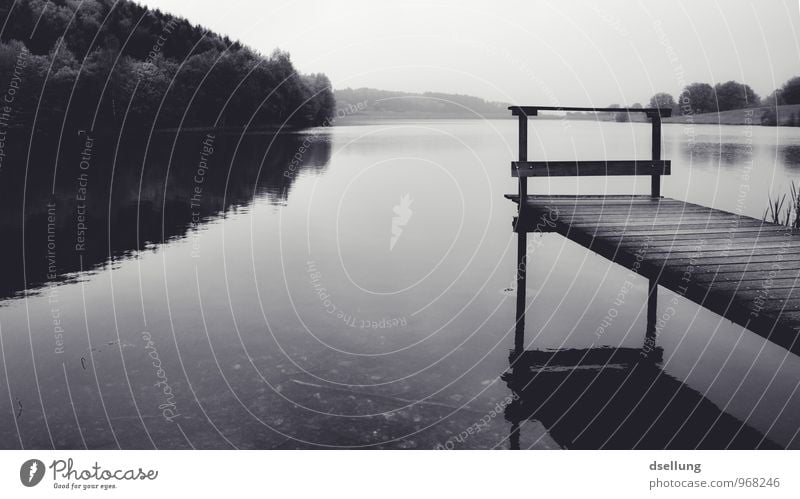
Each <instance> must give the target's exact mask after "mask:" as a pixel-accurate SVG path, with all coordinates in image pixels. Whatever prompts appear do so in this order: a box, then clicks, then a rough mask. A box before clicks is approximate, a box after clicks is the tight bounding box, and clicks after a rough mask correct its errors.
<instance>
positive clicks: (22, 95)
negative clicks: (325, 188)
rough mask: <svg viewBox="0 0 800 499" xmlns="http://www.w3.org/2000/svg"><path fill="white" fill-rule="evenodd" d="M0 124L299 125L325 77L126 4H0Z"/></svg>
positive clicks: (325, 109) (327, 95)
mask: <svg viewBox="0 0 800 499" xmlns="http://www.w3.org/2000/svg"><path fill="white" fill-rule="evenodd" d="M0 20H2V22H3V24H2V27H1V28H0V103H1V104H2V105H0V127H1V128H22V127H26V128H27V127H35V128H36V129H52V130H59V129H62V130H63V129H70V130H72V129H78V130H92V131H94V130H119V129H120V128H121V127H122V126H125V127H126V128H135V127H147V128H150V127H153V128H157V129H163V128H176V127H243V126H248V127H250V128H269V127H278V126H290V127H303V126H314V125H318V124H321V123H323V122H324V121H325V119H326V118H329V117H330V116H332V114H333V113H334V111H335V101H334V96H333V92H332V90H331V88H330V81H329V80H328V78H327V77H326V76H325V75H324V74H306V75H303V74H298V72H297V71H296V70H295V68H294V67H293V65H292V62H291V59H290V57H289V54H288V53H286V52H283V51H280V50H275V51H274V52H272V53H271V54H270V55H268V56H266V55H262V54H260V53H258V52H257V51H254V50H253V49H250V48H248V47H246V46H243V45H242V44H240V43H238V42H236V41H231V40H230V39H229V38H227V37H225V36H221V35H218V34H215V33H213V32H209V31H208V30H206V29H204V28H202V27H200V26H193V25H192V24H190V23H189V21H187V20H186V19H182V18H178V17H174V16H171V15H168V14H165V13H162V12H160V11H158V10H149V9H147V8H145V7H142V6H140V5H138V4H136V3H134V2H131V1H128V0H118V1H115V0H49V1H46V0H17V1H14V0H0Z"/></svg>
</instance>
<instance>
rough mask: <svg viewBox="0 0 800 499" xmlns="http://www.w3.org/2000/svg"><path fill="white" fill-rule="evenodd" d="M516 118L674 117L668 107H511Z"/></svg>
mask: <svg viewBox="0 0 800 499" xmlns="http://www.w3.org/2000/svg"><path fill="white" fill-rule="evenodd" d="M508 109H509V110H510V111H511V114H512V115H514V116H536V115H538V114H539V111H584V112H590V113H644V114H646V115H647V116H661V117H662V118H668V117H670V116H672V109H670V108H668V107H661V108H659V107H560V106H509V108H508Z"/></svg>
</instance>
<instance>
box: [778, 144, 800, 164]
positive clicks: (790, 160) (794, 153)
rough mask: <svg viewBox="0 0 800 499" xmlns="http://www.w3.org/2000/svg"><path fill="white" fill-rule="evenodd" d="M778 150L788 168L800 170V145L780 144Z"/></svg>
mask: <svg viewBox="0 0 800 499" xmlns="http://www.w3.org/2000/svg"><path fill="white" fill-rule="evenodd" d="M778 151H779V152H780V156H781V157H782V158H783V163H784V164H785V165H786V167H787V168H791V169H793V170H800V145H790V146H780V147H778Z"/></svg>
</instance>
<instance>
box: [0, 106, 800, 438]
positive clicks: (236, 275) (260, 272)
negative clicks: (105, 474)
mask: <svg viewBox="0 0 800 499" xmlns="http://www.w3.org/2000/svg"><path fill="white" fill-rule="evenodd" d="M530 133H531V137H530V144H531V146H530V153H529V157H530V158H532V159H534V158H541V159H573V158H580V159H602V158H609V159H612V158H617V159H631V158H634V157H647V155H648V154H649V139H648V137H649V127H648V126H647V125H646V124H613V123H604V124H596V123H591V122H568V123H567V122H562V121H560V120H547V121H545V120H540V121H537V122H532V123H531V127H530ZM664 133H665V144H664V154H665V157H666V158H669V159H672V161H673V175H672V176H671V177H668V178H666V179H665V180H664V181H663V193H664V194H665V195H666V196H669V197H673V198H677V199H684V200H687V201H691V202H695V203H699V204H703V205H707V206H714V207H717V208H720V209H724V210H728V211H734V212H740V213H743V214H746V215H750V216H754V217H757V218H761V216H762V215H763V212H764V209H765V208H766V205H767V196H768V194H770V193H772V194H773V195H774V194H777V193H783V192H786V191H788V184H787V182H788V181H790V180H791V179H800V129H789V128H762V127H744V126H740V127H733V126H728V127H716V126H707V125H703V126H688V125H666V126H665V127H664ZM37 140H38V139H37ZM43 142H44V140H43ZM204 142H205V144H206V146H207V149H206V150H205V151H204V150H203V144H204ZM209 146H210V147H213V152H211V151H210V150H209V149H208V147H209ZM27 148H28V142H27V139H26V140H25V141H19V143H18V151H17V160H18V162H17V163H16V164H18V165H20V166H19V168H16V169H14V168H9V169H7V170H6V171H4V172H2V174H3V175H5V179H4V184H5V185H4V188H5V189H6V191H7V192H5V196H4V200H3V201H2V202H3V203H4V204H5V206H4V208H5V211H6V213H9V214H10V215H9V216H7V217H4V221H3V225H2V227H1V228H0V230H2V234H3V235H4V240H5V244H4V248H3V249H2V252H3V258H2V262H3V266H4V268H3V276H4V277H3V279H2V288H1V289H0V295H2V296H3V301H2V302H0V347H2V359H1V360H2V370H0V378H1V380H2V383H0V442H1V444H0V445H1V446H2V447H4V448H19V447H25V448H50V447H56V448H83V447H89V448H116V447H122V448H153V447H156V448H190V447H196V448H227V447H236V448H298V447H301V448H306V447H326V446H336V447H364V446H378V447H401V448H427V449H430V448H434V447H437V446H440V445H441V446H444V447H448V448H451V447H455V448H495V447H496V448H507V447H509V445H510V441H509V434H510V431H511V427H512V423H517V424H519V425H520V434H519V436H520V446H521V447H532V448H559V447H590V448H591V447H622V448H627V447H645V448H647V447H657V448H660V447H663V446H672V447H694V446H700V447H718V448H722V447H727V446H733V447H753V446H779V447H787V446H790V447H800V438H797V432H798V428H800V418H798V416H797V414H800V394H798V393H797V391H798V390H797V388H798V384H799V383H800V359H798V358H797V357H796V356H794V355H791V354H787V352H786V351H785V350H783V349H781V348H779V347H777V346H774V345H772V344H770V343H767V342H765V341H764V340H763V339H762V338H761V337H759V336H756V335H755V334H752V333H750V332H749V331H746V330H743V329H742V328H740V327H738V326H736V325H734V324H732V323H730V322H729V321H727V320H724V319H721V318H720V317H719V316H717V315H715V314H713V313H711V312H708V311H707V310H704V309H702V308H700V307H698V306H697V305H695V304H693V303H691V302H689V301H687V300H684V299H683V298H681V297H679V296H676V295H674V294H673V293H672V292H669V291H667V290H664V289H662V290H661V291H660V295H659V301H660V303H661V304H662V306H661V307H660V309H659V315H660V316H661V315H662V314H666V315H665V316H664V320H663V324H662V327H661V328H660V330H659V331H658V339H657V343H658V346H659V347H660V348H661V349H663V354H662V359H661V360H660V362H658V363H657V365H654V366H649V367H647V369H646V372H643V373H642V372H639V371H636V370H635V369H634V371H630V370H627V371H626V370H625V369H624V368H622V367H619V366H610V367H608V368H606V369H597V368H596V366H595V365H594V364H592V365H588V366H583V367H580V368H578V369H575V368H574V367H575V366H572V367H569V366H570V362H571V361H570V360H569V359H560V360H564V362H565V363H564V364H561V363H553V365H551V366H550V367H549V368H547V369H545V370H544V371H543V373H544V374H543V375H542V376H541V377H540V379H539V380H538V381H536V382H535V383H534V384H533V385H531V386H527V387H526V390H525V395H524V396H523V397H522V400H520V399H519V398H518V397H512V392H511V391H510V389H509V386H508V385H509V384H510V383H507V382H508V379H507V378H503V379H501V375H502V374H503V373H504V372H505V371H507V370H508V367H509V364H508V355H509V350H510V348H511V347H512V346H513V326H514V293H513V291H514V290H513V285H514V269H515V258H516V254H515V251H516V241H515V239H514V237H513V234H512V232H511V218H512V216H513V214H514V206H513V205H512V203H510V202H509V201H507V200H505V199H504V198H503V194H505V193H510V192H513V191H514V189H515V182H514V180H513V179H512V178H511V177H510V168H509V161H511V160H513V159H515V156H516V123H515V122H514V121H510V120H508V121H505V120H502V121H501V120H498V121H471V120H470V121H466V120H465V121H457V122H443V121H420V122H411V121H391V122H376V123H371V124H366V125H352V126H339V127H334V128H327V129H318V130H309V131H305V132H302V133H298V134H292V135H285V136H278V137H275V136H272V135H248V136H246V137H244V138H242V137H240V136H234V135H223V134H216V135H214V136H213V137H209V136H206V135H204V134H183V135H181V136H179V137H177V138H176V136H175V134H169V133H163V134H158V135H156V136H155V137H154V138H153V139H152V140H151V141H149V142H145V141H138V142H137V141H134V140H130V141H126V140H123V141H120V142H117V140H116V139H112V138H105V137H100V136H98V137H96V138H95V139H94V143H93V144H92V147H91V151H90V158H89V160H88V167H86V168H84V169H82V168H81V159H82V155H84V156H85V155H86V143H85V140H84V138H83V137H78V138H68V139H65V140H64V141H63V143H62V144H61V146H60V148H58V149H56V148H48V147H45V146H41V147H38V146H37V142H36V141H34V142H33V147H32V152H31V160H30V162H29V163H28V164H29V165H30V167H29V168H28V169H27V173H26V170H25V168H24V165H25V164H26V163H25V159H24V158H25V157H26V156H25V154H26V153H27V150H28V149H27ZM56 151H58V154H56ZM83 159H85V158H83ZM6 164H9V163H6ZM83 166H87V165H86V164H84V165H83ZM83 174H85V176H83V177H82V176H81V175H83ZM648 182H649V180H648V179H646V178H644V179H641V180H637V179H629V178H624V179H622V178H611V179H605V178H594V179H579V180H578V179H553V180H550V181H548V180H546V179H542V180H539V179H536V180H532V181H530V183H529V186H530V187H529V189H531V190H532V191H534V192H541V193H545V192H547V193H559V194H562V193H567V194H569V193H577V192H580V193H582V194H586V193H631V192H639V193H646V192H647V190H648V187H649V185H648ZM82 189H85V192H84V191H83V190H82ZM82 192H83V193H84V194H85V197H86V201H85V202H84V201H83V200H82V199H81V195H80V194H81V193H82ZM23 206H24V210H20V207H23ZM22 211H24V213H22ZM81 223H83V225H80V224H81ZM79 236H83V237H85V238H86V239H85V245H84V246H82V247H81V246H80V244H79V243H80V242H81V240H79V239H78V238H79ZM76 244H77V245H78V248H77V249H76ZM529 262H530V264H529V265H530V266H529V272H528V287H529V290H528V299H529V309H528V314H527V341H528V349H529V350H532V351H535V352H534V355H540V354H541V353H542V352H545V353H546V352H549V351H550V350H555V349H558V350H565V355H567V356H569V355H570V352H575V351H577V350H583V349H589V348H592V349H594V350H593V351H594V352H603V351H607V349H605V350H604V348H603V347H614V348H617V347H621V348H623V349H630V350H631V351H635V349H638V348H641V347H642V345H643V341H644V323H645V304H646V293H647V281H646V280H645V279H644V278H639V277H636V276H631V274H630V272H629V271H628V270H626V269H623V268H621V267H618V266H616V265H613V264H610V263H609V262H607V261H606V260H605V259H603V258H601V257H599V256H597V255H595V254H593V253H591V252H588V251H586V250H585V249H583V248H581V247H579V246H577V245H575V244H573V243H571V242H569V241H566V240H565V239H563V238H561V237H560V236H557V235H545V236H536V239H534V242H533V244H532V252H531V254H530V260H529ZM628 280H630V281H631V282H632V283H633V288H632V289H631V291H630V292H629V293H628V294H627V295H626V299H625V302H624V303H623V304H622V305H617V304H615V303H614V300H615V299H616V297H617V294H618V293H619V290H620V289H621V288H622V287H624V286H625V285H626V284H625V283H626V281H628ZM666 304H674V307H673V308H674V310H673V309H670V311H669V313H667V305H666ZM611 310H613V315H614V317H613V321H612V326H611V327H608V328H606V332H605V334H603V335H602V336H601V337H599V338H598V337H597V336H596V335H595V331H596V330H597V328H598V326H599V325H600V324H601V322H603V321H604V318H606V316H607V315H609V313H611V312H610V311H611ZM536 352H538V353H536ZM539 360H541V359H539ZM536 362H538V361H537V360H536V359H532V363H533V364H535V363H536ZM604 363H605V361H603V362H601V363H600V364H604ZM631 380H638V381H637V382H636V383H634V382H633V381H631ZM642 380H646V382H645V381H642ZM637 383H638V384H637ZM620 386H626V387H628V388H625V390H628V392H629V393H628V395H627V397H628V399H626V400H627V401H628V402H630V401H631V400H632V402H631V403H630V404H628V405H631V407H629V406H628V405H626V404H625V403H621V404H616V403H614V404H608V401H609V400H611V399H613V397H614V396H615V393H616V392H617V390H618V389H619V387H620ZM623 392H624V390H623ZM632 394H633V395H632ZM620 396H626V395H624V393H623V395H620ZM631 397H633V398H631ZM644 397H651V398H654V399H657V400H660V401H661V403H662V405H663V404H666V406H665V408H664V410H659V411H657V412H653V413H647V414H640V415H639V417H638V419H637V418H635V417H634V418H632V419H630V420H628V421H627V422H624V421H623V422H622V423H618V424H616V425H613V426H612V427H611V428H612V430H614V429H616V430H615V431H611V432H609V431H608V429H607V428H605V429H602V428H601V423H603V418H604V417H605V418H607V419H609V421H621V420H625V418H626V417H627V415H628V414H630V413H631V411H632V410H640V409H638V406H641V405H649V402H648V403H645V398H644ZM640 400H641V401H642V404H638V405H637V404H636V402H638V401H640ZM648 400H650V399H648ZM670 404H671V405H670ZM634 406H635V407H634ZM620 407H622V408H623V409H624V410H622V409H620ZM570 411H572V412H573V413H576V414H577V413H581V414H584V415H586V414H588V415H589V416H594V415H599V416H595V417H565V414H569V413H570ZM620 411H622V412H620ZM651 412H652V411H651ZM642 421H647V422H648V423H647V424H646V425H644V426H643V423H642ZM603 425H604V426H608V425H607V424H606V423H603ZM467 429H470V431H468V432H467ZM661 436H665V438H664V439H663V440H660V439H659V438H660V437H661Z"/></svg>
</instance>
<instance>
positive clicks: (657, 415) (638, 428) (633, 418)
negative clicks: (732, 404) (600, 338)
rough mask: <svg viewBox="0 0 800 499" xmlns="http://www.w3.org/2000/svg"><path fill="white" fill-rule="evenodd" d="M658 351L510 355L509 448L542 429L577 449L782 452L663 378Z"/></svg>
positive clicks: (704, 400)
mask: <svg viewBox="0 0 800 499" xmlns="http://www.w3.org/2000/svg"><path fill="white" fill-rule="evenodd" d="M660 356H661V349H660V348H658V347H656V348H654V349H652V350H651V351H650V352H649V354H648V353H645V352H644V350H642V349H634V348H613V347H603V348H590V349H569V350H558V351H538V350H528V351H524V352H522V353H520V354H519V355H516V354H514V353H512V355H511V359H510V360H511V366H512V367H511V369H510V371H509V372H508V373H507V374H506V377H505V380H506V383H507V384H508V386H509V388H511V391H512V393H513V394H514V398H515V402H513V403H512V404H511V405H510V406H508V407H507V408H506V419H508V420H509V421H510V422H511V426H512V428H511V447H512V448H517V449H518V448H519V447H520V425H521V424H524V421H525V420H528V419H531V420H536V421H539V422H541V423H542V424H543V425H544V427H545V428H546V429H547V431H548V433H549V435H550V436H551V437H552V438H553V439H554V440H555V441H556V442H557V443H558V444H559V445H561V446H562V447H565V448H573V449H601V448H602V449H695V448H699V449H724V448H731V449H755V448H777V447H778V446H777V445H776V444H774V443H773V442H771V441H769V440H766V439H765V438H764V436H763V435H762V434H761V433H760V432H759V431H757V430H755V429H753V428H752V427H750V426H748V425H746V424H744V423H742V421H740V420H738V419H737V418H735V417H733V416H731V415H730V414H727V413H725V412H723V411H722V410H720V408H719V407H717V406H716V405H715V404H714V403H712V402H711V401H710V400H708V399H707V398H705V397H704V396H703V395H702V394H700V393H698V392H697V391H695V390H693V389H691V388H690V387H688V386H687V385H685V384H683V383H681V382H680V381H678V380H677V379H675V378H674V377H672V376H670V375H669V374H667V373H665V372H664V371H663V370H662V369H661V368H660V367H659V365H658V362H659V361H660Z"/></svg>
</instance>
